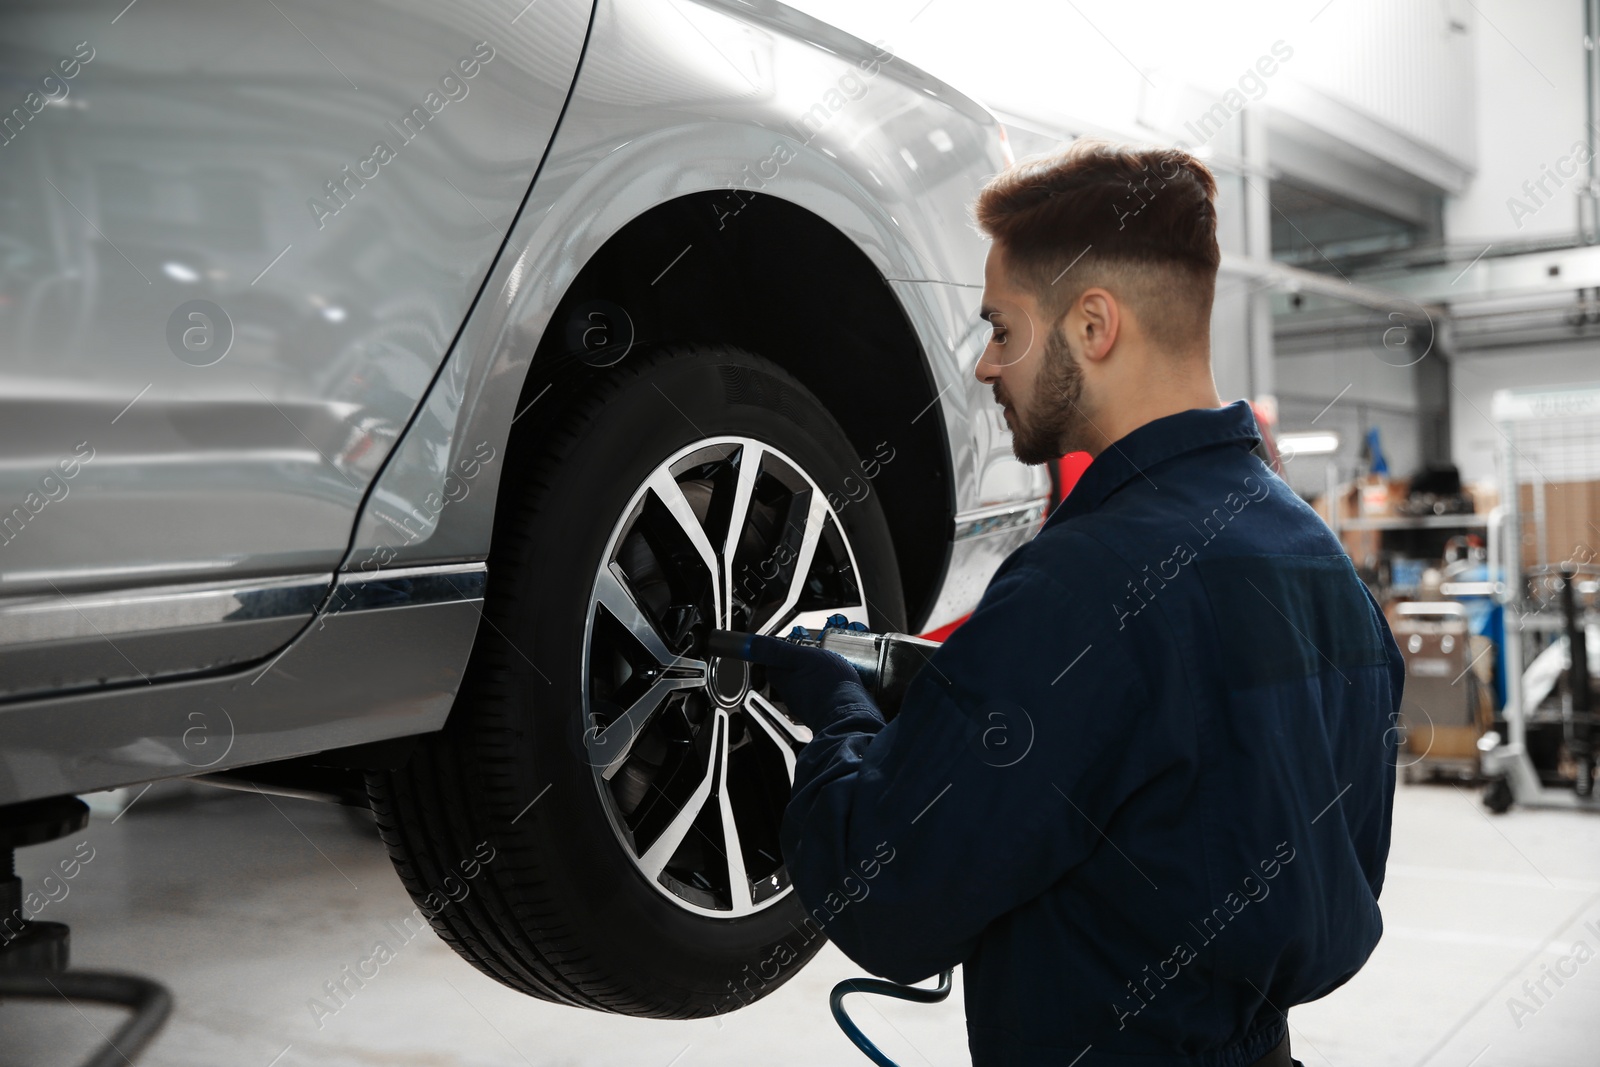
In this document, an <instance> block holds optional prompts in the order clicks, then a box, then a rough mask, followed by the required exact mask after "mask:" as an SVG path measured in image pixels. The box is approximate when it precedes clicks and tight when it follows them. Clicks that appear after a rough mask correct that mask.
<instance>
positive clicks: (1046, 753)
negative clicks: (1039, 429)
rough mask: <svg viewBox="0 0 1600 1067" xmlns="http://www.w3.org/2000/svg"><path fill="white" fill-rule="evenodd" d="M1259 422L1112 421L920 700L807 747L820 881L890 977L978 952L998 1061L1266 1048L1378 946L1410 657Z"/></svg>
mask: <svg viewBox="0 0 1600 1067" xmlns="http://www.w3.org/2000/svg"><path fill="white" fill-rule="evenodd" d="M1258 440H1259V432H1258V430H1257V428H1256V423H1255V419H1254V417H1253V416H1252V415H1251V412H1250V408H1249V406H1248V405H1247V404H1246V403H1245V402H1244V401H1239V402H1237V403H1234V404H1232V405H1229V406H1227V407H1224V408H1217V409H1194V410H1190V411H1184V412H1181V413H1179V414H1176V415H1171V416H1168V417H1166V418H1162V419H1158V420H1156V421H1154V422H1151V423H1148V424H1146V425H1144V426H1142V427H1140V428H1138V429H1136V430H1134V431H1133V432H1131V433H1129V434H1127V435H1126V436H1125V437H1123V438H1122V439H1121V440H1119V441H1117V442H1116V443H1115V444H1113V445H1111V446H1110V447H1108V448H1107V449H1106V450H1105V451H1104V452H1103V453H1101V454H1100V455H1099V456H1098V457H1096V459H1095V460H1094V462H1093V463H1092V464H1091V465H1090V466H1089V468H1088V469H1087V470H1086V471H1085V472H1084V474H1083V476H1082V478H1081V480H1080V481H1079V482H1078V484H1077V486H1076V487H1075V488H1074V489H1073V490H1072V492H1071V494H1070V495H1069V496H1068V497H1067V498H1066V500H1065V501H1064V502H1063V503H1062V504H1061V506H1060V507H1059V508H1057V510H1056V511H1055V513H1054V514H1052V515H1051V516H1050V518H1049V520H1048V521H1047V522H1046V523H1045V524H1044V526H1043V528H1042V529H1041V530H1040V532H1039V534H1038V535H1037V536H1036V537H1035V538H1034V539H1033V540H1032V541H1031V542H1029V543H1028V544H1027V545H1025V546H1023V547H1022V548H1019V549H1018V550H1017V551H1016V552H1014V553H1012V555H1011V556H1010V557H1008V558H1007V559H1006V560H1005V562H1004V563H1002V564H1001V566H1000V568H999V570H998V571H997V572H996V574H995V576H994V579H993V580H992V581H991V582H990V584H989V587H988V589H987V590H986V591H985V593H984V595H983V598H982V600H981V601H980V602H979V604H978V606H977V609H976V610H975V611H974V612H973V613H972V616H971V618H970V619H968V620H967V622H966V623H964V624H963V625H962V626H961V627H960V628H959V629H958V630H957V631H956V632H955V633H954V634H953V635H952V636H951V638H950V639H949V640H948V641H947V642H946V643H945V644H944V646H943V647H942V648H940V649H939V650H938V651H937V652H936V653H935V654H934V655H933V656H932V657H931V659H930V661H929V664H928V665H927V666H926V667H924V668H923V669H922V671H921V673H920V674H919V675H918V677H917V679H916V681H915V682H914V683H913V684H912V686H911V688H910V690H909V691H908V692H907V694H906V697H905V700H904V702H903V704H902V706H901V711H900V713H899V714H898V715H897V716H896V717H895V719H894V720H893V721H892V722H890V723H888V724H887V725H885V723H884V720H883V718H882V716H881V714H880V713H879V711H878V709H877V708H876V707H875V706H874V705H873V703H872V700H871V698H870V697H869V696H868V695H867V693H866V692H865V690H864V689H862V688H861V687H860V686H859V685H858V684H856V683H854V682H843V683H840V684H839V685H837V687H836V688H834V689H833V690H832V691H831V703H832V716H833V717H832V720H831V722H829V723H827V724H826V725H825V726H824V727H823V728H822V729H820V730H818V731H816V733H815V740H813V741H812V742H811V743H810V744H808V745H807V746H806V747H805V749H804V750H803V751H802V753H801V755H800V758H799V762H798V766H797V768H796V775H795V785H794V793H793V797H792V799H791V802H790V804H789V807H788V810H787V812H786V814H785V818H784V823H783V836H782V843H783V849H784V855H785V857H786V859H787V863H788V866H789V870H790V872H791V874H792V877H793V879H794V883H795V886H796V888H797V890H798V892H799V896H800V899H801V901H802V902H803V903H805V905H806V906H807V908H808V909H809V910H810V912H811V914H812V915H813V916H814V917H816V919H817V921H819V922H820V923H821V924H822V926H823V929H824V931H825V932H826V933H827V934H828V935H829V936H830V937H831V938H832V939H833V940H834V942H835V943H836V944H838V945H839V947H840V948H841V949H843V950H844V952H845V953H846V954H847V955H849V956H850V957H851V958H852V959H854V960H855V961H856V962H857V963H859V964H860V965H862V966H863V967H865V968H867V969H868V970H870V971H873V972H874V973H877V974H880V975H884V976H886V977H888V978H891V979H894V980H897V981H901V982H912V981H919V980H922V979H925V978H927V977H929V976H931V975H934V974H936V973H938V972H939V971H941V970H943V969H944V968H946V967H950V966H952V965H954V964H958V963H959V964H962V965H963V977H964V983H965V994H966V1014H967V1030H968V1039H969V1045H970V1048H971V1053H972V1059H973V1062H974V1064H977V1065H979V1067H982V1065H987V1064H999V1063H1004V1064H1058V1065H1065V1064H1068V1063H1075V1064H1076V1065H1077V1067H1096V1065H1099V1064H1124V1065H1131V1064H1139V1065H1141V1067H1164V1065H1167V1064H1185V1065H1195V1067H1199V1065H1205V1067H1242V1065H1245V1064H1249V1063H1252V1062H1254V1061H1255V1060H1256V1059H1258V1058H1260V1057H1261V1056H1263V1055H1265V1054H1266V1053H1267V1052H1268V1051H1270V1050H1271V1049H1272V1048H1273V1047H1274V1046H1275V1045H1276V1044H1277V1043H1278V1042H1279V1040H1280V1039H1281V1038H1282V1037H1283V1035H1284V1032H1285V1019H1284V1015H1283V1012H1284V1011H1286V1010H1287V1009H1288V1008H1290V1007H1291V1006H1293V1005H1296V1004H1301V1003H1304V1002H1305V1001H1308V1000H1314V999H1316V998H1318V997H1321V996H1323V995H1325V994H1327V993H1328V992H1329V991H1331V990H1333V989H1336V988H1338V987H1339V986H1340V985H1341V984H1343V983H1344V982H1345V981H1347V980H1348V979H1349V978H1350V977H1351V976H1352V975H1354V974H1355V973H1356V971H1357V970H1358V969H1360V967H1361V966H1362V964H1363V963H1364V962H1365V961H1366V959H1367V957H1368V955H1369V954H1370V953H1371V952H1372V950H1373V948H1374V946H1375V945H1376V944H1377V942H1378V938H1379V936H1380V934H1381V932H1382V928H1383V924H1382V920H1381V918H1380V916H1379V912H1378V904H1377V898H1378V893H1379V891H1380V889H1381V888H1382V886H1383V874H1384V864H1385V860H1386V857H1387V855H1388V851H1389V824H1390V814H1391V804H1392V800H1393V794H1394V779H1395V755H1396V742H1397V738H1398V736H1399V730H1398V727H1397V721H1398V720H1397V713H1398V711H1399V707H1400V695H1401V684H1402V681H1403V676H1404V666H1403V662H1402V660H1401V657H1400V653H1399V650H1398V648H1396V646H1395V643H1394V638H1393V636H1392V635H1391V633H1390V632H1389V627H1388V624H1387V623H1386V621H1385V620H1384V617H1383V614H1382V612H1381V611H1380V610H1379V609H1378V607H1377V605H1376V604H1375V603H1374V601H1373V599H1372V596H1371V594H1370V593H1368V591H1367V589H1366V586H1365V585H1364V584H1363V583H1362V582H1361V580H1360V579H1359V578H1358V577H1357V576H1356V573H1355V571H1354V569H1353V567H1352V566H1351V563H1350V560H1349V558H1348V557H1347V556H1346V555H1345V554H1344V552H1343V551H1342V550H1341V549H1340V546H1339V543H1338V541H1337V539H1335V538H1334V536H1333V535H1332V533H1331V532H1330V531H1329V530H1328V528H1327V526H1326V525H1325V524H1324V523H1323V522H1322V520H1321V519H1320V518H1319V517H1318V516H1317V515H1316V514H1315V513H1314V512H1313V511H1312V510H1311V509H1310V508H1309V507H1308V506H1307V505H1306V504H1305V503H1304V502H1302V501H1301V500H1300V499H1299V498H1298V497H1296V496H1295V494H1294V492H1293V491H1292V490H1291V489H1290V488H1289V487H1288V486H1287V485H1286V484H1285V483H1284V482H1283V481H1282V480H1281V479H1279V478H1278V477H1276V476H1275V475H1273V474H1272V473H1271V471H1270V470H1269V469H1268V468H1267V467H1266V465H1265V464H1263V463H1262V462H1261V461H1260V460H1259V459H1257V458H1256V457H1255V456H1254V455H1252V454H1251V452H1250V449H1251V448H1252V447H1253V446H1254V445H1255V444H1256V443H1257V442H1258ZM1086 1049H1087V1051H1085V1050H1086ZM1080 1054H1081V1058H1077V1059H1074V1057H1080Z"/></svg>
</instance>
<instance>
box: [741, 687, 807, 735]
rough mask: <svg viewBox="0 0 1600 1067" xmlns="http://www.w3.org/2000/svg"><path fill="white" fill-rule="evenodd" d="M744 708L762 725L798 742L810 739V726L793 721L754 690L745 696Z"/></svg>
mask: <svg viewBox="0 0 1600 1067" xmlns="http://www.w3.org/2000/svg"><path fill="white" fill-rule="evenodd" d="M744 706H745V710H746V711H749V712H750V713H751V714H752V715H753V716H754V717H755V718H756V720H757V721H758V722H760V723H761V724H762V725H763V726H773V727H776V728H777V729H778V730H780V731H782V732H783V733H785V734H787V735H788V736H789V737H790V738H792V739H793V740H795V741H797V742H799V743H800V744H802V745H803V744H805V743H807V742H808V741H810V740H811V727H809V726H807V725H805V724H804V723H799V722H795V721H794V720H793V719H791V718H789V716H787V715H785V714H784V713H783V712H782V711H780V710H779V709H778V706H777V705H776V704H774V703H773V702H772V701H770V700H768V699H767V698H766V697H764V696H762V695H761V694H760V693H758V692H756V691H755V690H753V689H752V690H751V691H750V694H749V695H748V696H747V697H745V702H744Z"/></svg>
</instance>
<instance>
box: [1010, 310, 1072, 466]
mask: <svg viewBox="0 0 1600 1067" xmlns="http://www.w3.org/2000/svg"><path fill="white" fill-rule="evenodd" d="M1042 358H1043V360H1044V363H1043V365H1041V366H1040V368H1039V377H1038V379H1037V380H1036V381H1035V382H1034V386H1033V396H1032V397H1031V398H1030V399H1029V401H1028V405H1027V408H1026V410H1024V408H1023V407H1022V406H1021V405H1019V404H1017V403H1016V402H1015V401H1013V400H1012V399H1010V398H1009V397H1003V396H1002V395H1001V393H1000V385H999V383H998V382H997V383H996V384H995V387H994V398H995V402H996V403H1000V404H1004V405H1006V406H1008V407H1010V409H1011V451H1012V453H1013V454H1014V455H1015V456H1016V457H1017V461H1018V462H1020V463H1026V464H1028V465H1029V466H1034V465H1036V464H1040V463H1048V462H1050V461H1051V460H1055V459H1060V458H1061V457H1062V456H1064V455H1066V454H1067V453H1068V452H1074V451H1079V450H1082V449H1087V448H1088V447H1089V441H1090V438H1089V436H1088V433H1087V431H1088V430H1089V429H1090V423H1089V420H1088V418H1087V417H1086V416H1085V415H1084V414H1083V410H1082V407H1081V405H1080V404H1079V399H1080V398H1081V397H1082V396H1083V369H1082V368H1081V367H1079V366H1078V360H1077V358H1076V356H1075V355H1074V354H1073V352H1072V349H1071V346H1070V345H1068V343H1067V338H1066V335H1065V334H1063V333H1062V332H1061V330H1060V329H1059V328H1057V329H1054V330H1051V331H1050V336H1049V337H1047V338H1046V339H1045V343H1044V355H1043V357H1042Z"/></svg>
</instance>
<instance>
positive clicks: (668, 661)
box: [595, 563, 706, 674]
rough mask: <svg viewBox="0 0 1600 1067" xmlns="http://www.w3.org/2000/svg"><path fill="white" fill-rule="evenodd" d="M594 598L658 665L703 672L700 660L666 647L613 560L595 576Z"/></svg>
mask: <svg viewBox="0 0 1600 1067" xmlns="http://www.w3.org/2000/svg"><path fill="white" fill-rule="evenodd" d="M595 599H596V600H598V601H599V602H600V603H602V604H604V605H605V606H606V610H607V611H609V612H611V614H613V615H615V616H616V617H617V621H618V622H620V623H622V625H623V626H625V627H626V628H627V630H628V632H629V633H631V634H633V636H634V638H635V639H636V640H637V641H638V642H639V644H641V645H643V646H644V650H645V651H646V652H648V653H650V656H651V658H653V659H654V660H655V661H656V662H657V663H659V664H660V665H661V666H662V667H684V668H689V669H694V670H699V671H700V672H701V673H702V674H704V673H705V669H706V665H705V661H704V660H698V659H692V658H690V657H688V656H675V655H673V653H672V650H671V649H670V648H668V647H667V642H666V641H665V640H664V639H663V638H662V636H661V634H660V632H659V631H658V630H656V626H655V623H653V622H651V621H650V616H648V615H646V614H645V613H644V609H643V608H641V607H640V606H639V602H638V601H637V600H635V599H634V597H633V591H632V590H630V589H629V588H628V583H627V580H626V575H624V574H623V573H622V568H621V567H619V566H617V565H616V563H608V564H606V565H605V566H604V567H602V568H600V572H599V574H597V575H596V576H595Z"/></svg>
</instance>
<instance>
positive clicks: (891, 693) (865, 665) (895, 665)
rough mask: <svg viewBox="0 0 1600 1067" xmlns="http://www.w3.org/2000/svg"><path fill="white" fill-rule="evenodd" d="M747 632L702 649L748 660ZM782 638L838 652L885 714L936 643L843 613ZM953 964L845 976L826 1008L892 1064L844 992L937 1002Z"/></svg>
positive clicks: (726, 634) (883, 1064)
mask: <svg viewBox="0 0 1600 1067" xmlns="http://www.w3.org/2000/svg"><path fill="white" fill-rule="evenodd" d="M751 636H752V635H751V634H742V633H735V632H733V631H731V630H713V631H712V632H711V634H710V636H709V637H708V638H707V639H706V651H707V652H708V653H710V654H711V655H713V656H728V657H731V658H734V659H742V660H747V661H749V660H751V659H752V657H751V654H750V638H751ZM781 640H784V641H789V642H791V643H793V644H796V645H806V646H809V647H811V648H820V649H824V650H825V651H828V652H834V653H837V654H838V655H839V656H841V657H843V658H844V660H845V662H847V663H849V664H850V666H852V667H854V668H855V670H856V673H857V674H858V675H860V676H861V686H862V688H863V689H865V690H866V691H867V692H868V693H870V694H871V695H872V698H873V700H874V701H875V702H876V703H877V705H878V708H879V710H881V711H882V712H883V714H884V717H885V718H886V719H892V718H894V716H895V714H896V713H897V712H898V711H899V710H900V701H901V699H902V698H903V697H904V696H905V694H906V689H907V688H909V687H910V685H911V682H912V680H913V679H914V678H916V676H917V672H918V671H920V670H921V669H922V665H923V664H925V663H926V662H928V656H929V655H931V654H932V652H933V650H934V649H936V648H938V647H939V643H938V642H937V641H928V640H926V639H924V638H921V637H912V636H910V635H908V634H893V633H889V634H875V633H872V632H870V631H869V630H868V629H867V628H866V626H865V625H864V624H862V623H859V622H850V621H849V620H848V619H846V618H845V617H844V616H843V615H832V616H829V618H828V621H827V623H825V624H824V625H823V628H822V629H821V630H819V631H817V633H816V634H814V635H813V634H812V633H811V632H810V631H808V630H807V629H806V628H805V627H804V626H796V627H795V628H794V629H793V630H791V631H790V632H789V635H788V636H787V637H784V638H781ZM953 974H954V968H946V969H945V970H944V971H943V972H941V973H940V975H939V984H938V985H936V986H934V987H933V988H932V989H922V988H919V987H917V986H906V985H901V984H900V983H898V982H888V981H885V980H883V979H881V978H847V979H845V980H844V981H843V982H840V983H839V984H838V985H836V986H834V987H833V992H832V994H830V995H829V997H828V1007H829V1009H831V1010H832V1012H833V1018H834V1021H835V1022H837V1023H838V1024H839V1029H841V1030H843V1031H844V1034H845V1036H846V1037H848V1038H849V1039H850V1040H851V1041H853V1042H855V1046H856V1047H857V1048H859V1049H860V1050H861V1051H862V1052H863V1053H864V1054H865V1055H866V1057H867V1058H868V1059H870V1060H871V1061H872V1062H873V1063H876V1064H878V1067H897V1065H896V1064H895V1062H894V1061H893V1060H891V1059H890V1058H889V1057H888V1056H886V1055H884V1054H883V1052H882V1050H880V1049H879V1048H878V1046H877V1045H875V1044H873V1043H872V1039H871V1038H869V1037H867V1035H866V1034H864V1033H862V1032H861V1028H860V1027H859V1026H857V1025H856V1023H855V1020H854V1019H852V1018H850V1016H849V1014H848V1013H847V1012H846V1011H845V1010H844V998H845V996H846V994H849V993H876V994H878V995H880V996H885V997H896V998H898V999H900V1000H910V1001H916V1002H918V1003H923V1004H936V1003H938V1002H939V1001H941V1000H944V999H945V998H946V997H948V996H949V995H950V982H951V978H952V976H953Z"/></svg>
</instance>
